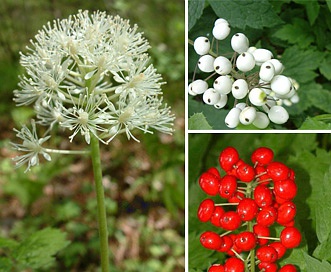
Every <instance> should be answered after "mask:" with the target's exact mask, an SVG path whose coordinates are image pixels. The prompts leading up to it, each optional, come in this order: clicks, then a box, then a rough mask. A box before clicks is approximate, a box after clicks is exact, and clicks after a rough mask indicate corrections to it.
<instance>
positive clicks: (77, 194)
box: [0, 0, 185, 272]
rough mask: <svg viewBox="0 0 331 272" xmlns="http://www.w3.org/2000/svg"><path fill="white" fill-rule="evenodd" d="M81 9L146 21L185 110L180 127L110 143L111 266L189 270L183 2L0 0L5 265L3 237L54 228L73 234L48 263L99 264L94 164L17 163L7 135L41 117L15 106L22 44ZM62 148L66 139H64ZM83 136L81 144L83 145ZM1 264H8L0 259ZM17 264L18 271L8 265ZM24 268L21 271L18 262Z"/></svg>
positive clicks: (56, 266)
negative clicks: (26, 167) (17, 166)
mask: <svg viewBox="0 0 331 272" xmlns="http://www.w3.org/2000/svg"><path fill="white" fill-rule="evenodd" d="M78 9H82V10H85V9H88V10H90V11H94V10H103V11H107V13H108V14H111V15H115V14H118V15H120V16H121V17H123V18H126V19H130V22H131V24H138V26H139V31H143V32H144V35H145V37H146V38H147V39H148V40H149V42H150V44H151V46H152V48H151V49H150V50H149V52H150V54H151V57H152V61H153V64H154V66H155V67H156V68H157V69H158V72H159V73H161V74H162V76H163V78H164V81H166V82H167V84H166V85H164V86H163V91H164V100H165V102H166V103H168V105H170V106H171V107H172V111H173V112H174V113H175V115H176V121H175V133H174V135H173V136H168V135H161V134H155V135H143V134H141V135H139V136H138V138H139V139H140V140H141V143H140V144H138V143H136V142H134V141H129V142H128V141H127V139H126V138H125V137H119V138H116V139H114V141H113V142H112V143H111V144H110V145H109V146H102V151H101V153H102V158H101V160H102V163H103V173H104V184H105V193H106V202H107V203H106V204H107V215H108V226H109V227H108V228H109V233H110V245H111V253H112V263H113V265H112V270H111V271H151V272H152V271H163V272H167V271H169V272H170V271H184V157H185V156H184V28H185V24H184V1H180V0H147V1H138V0H132V1H125V0H118V1H116V0H114V1H110V0H104V1H101V0H95V1H78V0H59V1H57V0H47V1H42V0H18V1H17V0H2V1H0V29H1V31H0V125H1V128H0V133H1V134H0V264H1V261H3V260H4V259H5V258H6V257H8V255H9V254H10V253H9V252H8V251H6V250H5V249H4V244H3V243H2V244H1V242H3V241H2V240H1V238H10V239H14V240H16V241H18V242H21V241H24V239H26V238H27V237H29V236H30V235H32V234H33V233H35V232H36V231H38V230H41V229H44V228H46V227H54V228H58V229H61V230H62V231H64V232H65V233H66V234H67V239H68V240H69V241H70V242H71V243H70V244H69V245H68V246H67V247H66V248H65V249H63V250H62V251H61V252H60V253H59V254H58V255H57V256H56V260H55V262H53V263H51V264H49V265H48V266H47V267H46V268H44V269H38V270H36V269H33V270H31V269H29V268H26V269H25V270H24V271H86V272H88V271H99V257H98V233H97V222H96V216H97V215H96V201H95V195H94V187H93V182H92V180H93V175H92V172H91V163H90V161H89V160H87V159H86V158H81V157H54V158H53V160H52V162H51V163H48V164H43V165H42V166H40V167H36V168H35V169H33V170H32V171H31V172H29V173H28V174H24V173H23V171H24V169H15V168H14V166H13V163H12V161H11V158H12V157H13V156H14V155H15V154H13V152H12V151H11V150H10V148H9V146H8V143H9V142H10V141H14V137H15V135H14V132H13V130H12V129H13V128H14V127H16V128H19V127H20V126H21V124H24V123H27V122H28V119H29V118H31V116H33V111H32V108H23V107H16V106H15V104H14V103H13V101H12V98H13V90H14V89H15V88H17V83H18V75H19V74H21V73H22V72H23V71H22V70H21V68H20V66H19V51H23V52H25V50H26V46H27V45H28V44H29V40H30V39H32V38H33V37H34V35H35V34H36V33H37V31H38V29H41V27H42V26H43V25H44V24H46V23H47V22H48V21H50V20H51V21H52V20H53V19H54V18H66V17H68V15H69V14H75V13H77V10H78ZM52 144H53V145H54V146H59V145H66V144H67V143H65V142H63V141H62V139H61V138H60V137H58V138H56V137H55V138H54V139H53V140H52ZM83 144H84V143H83V141H81V142H79V141H77V142H75V145H77V146H76V148H79V146H80V145H83ZM0 271H8V270H5V268H4V266H2V265H0ZM9 271H16V270H9ZM17 271H19V272H21V271H22V270H20V269H18V268H17Z"/></svg>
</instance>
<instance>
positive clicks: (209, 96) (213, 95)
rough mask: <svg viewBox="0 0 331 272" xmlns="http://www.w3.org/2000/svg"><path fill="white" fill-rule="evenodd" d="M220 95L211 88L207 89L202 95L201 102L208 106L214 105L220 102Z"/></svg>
mask: <svg viewBox="0 0 331 272" xmlns="http://www.w3.org/2000/svg"><path fill="white" fill-rule="evenodd" d="M220 97H221V95H220V94H219V93H218V92H217V91H216V90H215V89H213V88H209V89H207V90H206V91H205V92H204V93H203V97H202V99H203V102H205V103H206V104H208V105H214V104H216V103H217V102H218V101H219V100H220Z"/></svg>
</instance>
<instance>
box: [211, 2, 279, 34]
mask: <svg viewBox="0 0 331 272" xmlns="http://www.w3.org/2000/svg"><path fill="white" fill-rule="evenodd" d="M209 3H210V5H211V7H212V8H213V9H214V11H215V13H216V14H217V15H218V16H219V17H221V18H225V19H227V20H228V22H229V23H230V25H231V27H238V28H242V29H245V28H246V26H249V27H252V28H257V29H262V28H263V27H273V26H276V25H278V24H280V23H281V22H282V20H281V19H280V18H279V17H278V15H277V14H276V12H275V11H274V9H273V6H272V5H271V4H270V3H269V1H267V0H245V1H242V0H233V1H228V0H227V1H216V0H215V1H213V0H209Z"/></svg>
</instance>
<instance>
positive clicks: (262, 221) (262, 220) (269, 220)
mask: <svg viewBox="0 0 331 272" xmlns="http://www.w3.org/2000/svg"><path fill="white" fill-rule="evenodd" d="M276 219H277V210H276V209H275V208H274V207H272V206H267V207H263V208H262V209H261V210H260V211H259V213H258V214H257V216H256V222H257V223H258V224H259V225H262V226H265V227H270V226H271V225H272V224H273V223H275V221H276Z"/></svg>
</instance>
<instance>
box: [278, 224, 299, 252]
mask: <svg viewBox="0 0 331 272" xmlns="http://www.w3.org/2000/svg"><path fill="white" fill-rule="evenodd" d="M280 242H281V243H282V244H283V246H284V247H286V248H294V247H297V246H299V245H300V242H301V233H300V231H299V230H298V229H297V228H295V227H286V228H284V229H283V230H282V232H281V233H280Z"/></svg>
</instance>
